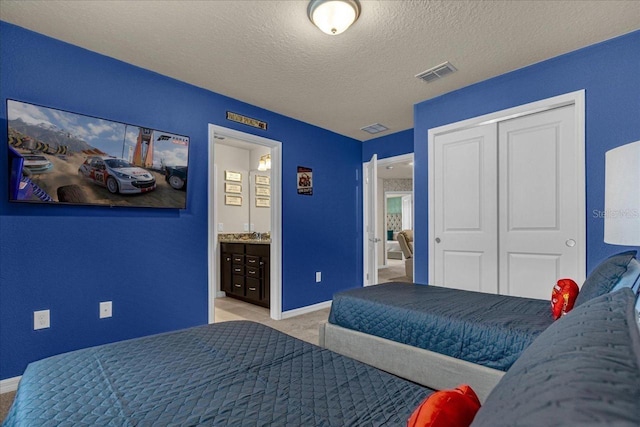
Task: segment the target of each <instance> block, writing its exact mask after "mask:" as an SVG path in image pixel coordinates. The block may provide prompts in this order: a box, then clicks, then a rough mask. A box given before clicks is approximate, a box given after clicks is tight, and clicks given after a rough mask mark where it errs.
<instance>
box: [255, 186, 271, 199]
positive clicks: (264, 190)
mask: <svg viewBox="0 0 640 427" xmlns="http://www.w3.org/2000/svg"><path fill="white" fill-rule="evenodd" d="M256 196H267V197H269V196H271V189H270V188H269V187H256Z"/></svg>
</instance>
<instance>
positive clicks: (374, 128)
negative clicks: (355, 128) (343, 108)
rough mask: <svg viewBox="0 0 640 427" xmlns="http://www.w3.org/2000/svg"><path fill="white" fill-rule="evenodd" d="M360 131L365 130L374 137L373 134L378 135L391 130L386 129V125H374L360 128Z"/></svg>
mask: <svg viewBox="0 0 640 427" xmlns="http://www.w3.org/2000/svg"><path fill="white" fill-rule="evenodd" d="M360 130H363V131H365V132H369V133H370V134H371V135H373V134H376V133H380V132H384V131H385V130H389V128H388V127H386V126H385V125H381V124H380V123H374V124H372V125H369V126H365V127H363V128H360Z"/></svg>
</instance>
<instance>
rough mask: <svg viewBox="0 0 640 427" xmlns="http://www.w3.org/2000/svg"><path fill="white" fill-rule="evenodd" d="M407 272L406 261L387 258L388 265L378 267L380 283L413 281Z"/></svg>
mask: <svg viewBox="0 0 640 427" xmlns="http://www.w3.org/2000/svg"><path fill="white" fill-rule="evenodd" d="M405 273H406V271H405V269H404V261H399V260H393V259H390V260H387V266H386V267H383V268H379V269H378V283H388V282H412V280H409V278H408V277H407V276H406V275H405Z"/></svg>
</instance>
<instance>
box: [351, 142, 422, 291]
mask: <svg viewBox="0 0 640 427" xmlns="http://www.w3.org/2000/svg"><path fill="white" fill-rule="evenodd" d="M376 162H377V165H378V166H387V165H389V164H392V163H399V162H414V164H413V166H412V168H411V193H412V194H413V203H412V207H411V216H412V220H413V224H414V228H415V223H416V194H415V186H416V185H415V182H416V180H415V176H416V166H415V156H414V153H407V154H400V155H397V156H393V157H385V158H384V159H377V161H376ZM369 163H370V161H367V162H362V171H363V172H362V180H363V181H364V180H365V179H366V175H365V171H366V170H367V166H368V165H369ZM362 196H363V197H362V200H363V203H362V218H363V219H364V218H367V215H369V213H367V203H366V200H367V197H368V196H367V189H366V185H365V183H364V182H363V185H362ZM382 196H383V197H384V189H383V191H382ZM376 197H377V194H376ZM374 206H375V207H376V210H377V203H374ZM376 226H377V224H376ZM383 237H384V238H383V239H382V242H383V243H384V245H383V248H384V247H386V236H383ZM414 239H415V233H414ZM414 247H415V241H414ZM362 248H363V252H362V254H363V263H362V284H363V286H368V285H367V270H368V267H369V265H368V263H367V259H368V258H367V257H368V255H369V254H368V251H369V246H368V244H367V225H366V221H364V220H363V221H362ZM378 267H379V266H378V259H377V258H376V271H377V269H378ZM415 268H416V266H415V262H414V265H413V270H414V273H415ZM413 277H415V276H413Z"/></svg>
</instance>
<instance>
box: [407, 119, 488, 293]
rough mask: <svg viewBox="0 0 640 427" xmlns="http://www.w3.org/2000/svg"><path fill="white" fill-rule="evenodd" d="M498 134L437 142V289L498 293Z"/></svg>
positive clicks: (460, 134) (481, 129) (475, 131)
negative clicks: (438, 287)
mask: <svg viewBox="0 0 640 427" xmlns="http://www.w3.org/2000/svg"><path fill="white" fill-rule="evenodd" d="M496 129H497V126H496V125H495V124H489V125H485V126H478V127H475V128H472V129H465V130H461V131H456V132H452V133H448V134H444V135H437V136H436V137H435V139H434V167H435V175H434V193H435V194H434V209H435V242H436V244H435V245H434V247H435V253H434V268H435V272H434V273H435V275H434V277H435V282H434V283H433V284H434V285H438V286H446V287H450V288H457V289H466V290H473V291H481V292H490V293H497V291H498V258H497V253H498V248H497V243H498V230H497V220H496V218H497V207H498V200H497V152H496V132H497V130H496ZM416 262H417V261H416Z"/></svg>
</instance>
